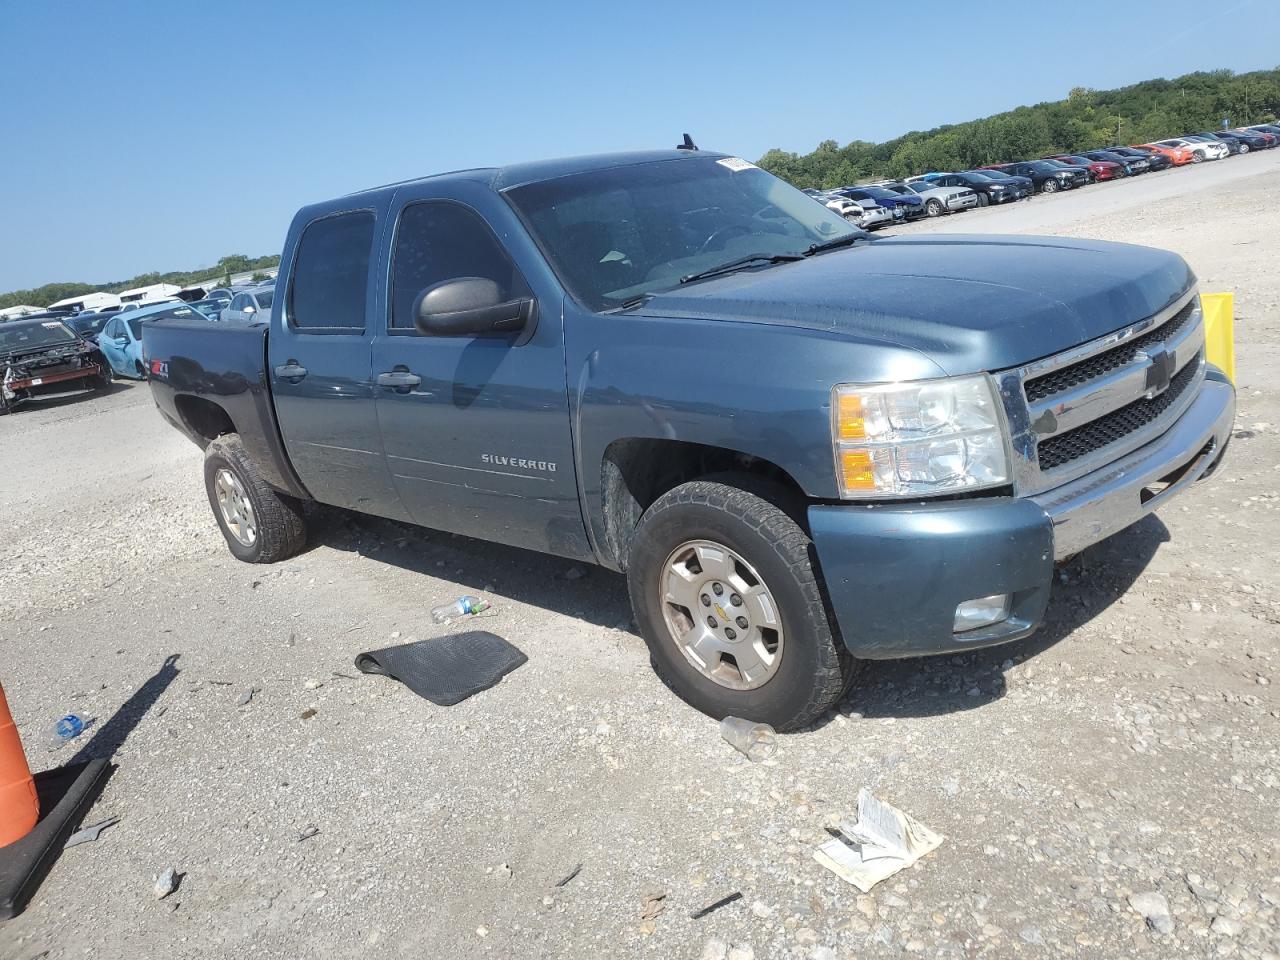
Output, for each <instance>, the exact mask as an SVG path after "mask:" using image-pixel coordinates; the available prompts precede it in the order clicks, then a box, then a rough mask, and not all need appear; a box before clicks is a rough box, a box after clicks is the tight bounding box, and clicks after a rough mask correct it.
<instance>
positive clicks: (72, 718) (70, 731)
mask: <svg viewBox="0 0 1280 960" xmlns="http://www.w3.org/2000/svg"><path fill="white" fill-rule="evenodd" d="M83 731H84V720H83V719H82V718H80V717H77V716H76V715H75V714H74V713H68V714H67V715H66V716H65V717H63V718H62V719H61V720H59V721H58V722H57V723H55V724H54V725H53V729H52V730H50V731H49V742H50V744H51V745H52V746H55V747H60V746H62V745H63V744H64V743H66V742H67V741H68V740H74V739H75V738H76V737H78V736H80V734H81V733H82V732H83Z"/></svg>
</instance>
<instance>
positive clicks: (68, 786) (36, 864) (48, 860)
mask: <svg viewBox="0 0 1280 960" xmlns="http://www.w3.org/2000/svg"><path fill="white" fill-rule="evenodd" d="M110 773H111V766H110V764H108V763H107V761H106V760H102V759H98V760H90V761H89V762H88V763H77V764H71V765H69V766H65V767H57V768H55V769H53V770H46V771H44V772H43V773H37V774H36V775H35V780H36V794H37V795H38V796H39V798H40V820H39V821H38V822H37V823H36V825H35V829H33V830H32V831H31V832H30V833H28V834H27V835H26V836H25V837H23V838H22V839H21V840H15V841H14V842H13V843H11V844H9V845H8V846H7V847H4V848H2V849H0V920H8V919H9V918H10V917H16V916H17V915H18V914H20V913H21V912H22V910H23V908H24V907H26V905H27V901H28V900H30V899H31V896H32V894H34V893H35V892H36V889H37V888H38V887H39V886H40V882H41V881H42V880H44V878H45V874H47V873H48V872H49V870H50V869H51V868H52V867H53V864H54V861H55V860H57V859H58V856H59V855H60V854H61V853H62V845H63V844H64V843H66V842H67V837H68V836H69V835H70V834H71V831H72V830H74V829H75V828H76V825H77V824H79V823H80V820H81V818H82V817H83V816H84V815H85V812H86V811H87V810H88V809H89V808H90V807H91V806H93V802H94V801H95V800H96V799H98V794H99V793H100V792H101V791H102V785H103V784H104V783H105V782H106V779H107V777H108V776H109V775H110Z"/></svg>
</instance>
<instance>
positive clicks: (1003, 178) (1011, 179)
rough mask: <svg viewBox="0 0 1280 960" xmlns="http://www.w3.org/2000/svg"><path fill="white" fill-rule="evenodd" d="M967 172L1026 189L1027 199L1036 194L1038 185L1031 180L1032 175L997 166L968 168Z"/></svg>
mask: <svg viewBox="0 0 1280 960" xmlns="http://www.w3.org/2000/svg"><path fill="white" fill-rule="evenodd" d="M965 172H966V173H977V174H980V175H981V176H984V177H988V178H989V179H991V180H994V181H996V183H1004V184H1012V185H1013V186H1014V187H1015V188H1016V189H1019V190H1022V191H1024V193H1025V196H1026V197H1027V199H1030V198H1031V197H1034V196H1035V195H1036V185H1035V184H1034V183H1032V182H1031V178H1030V177H1019V176H1016V175H1015V174H1012V173H1006V172H1005V171H1003V170H997V169H996V168H995V167H984V168H983V169H981V170H967V171H965Z"/></svg>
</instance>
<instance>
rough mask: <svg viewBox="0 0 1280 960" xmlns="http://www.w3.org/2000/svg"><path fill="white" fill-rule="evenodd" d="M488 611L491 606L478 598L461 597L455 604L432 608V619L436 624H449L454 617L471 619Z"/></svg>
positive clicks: (443, 604) (444, 604)
mask: <svg viewBox="0 0 1280 960" xmlns="http://www.w3.org/2000/svg"><path fill="white" fill-rule="evenodd" d="M488 609H489V604H488V603H486V602H485V601H484V600H480V599H478V598H477V597H459V598H458V599H457V600H455V601H453V603H442V604H440V606H438V607H432V608H431V619H432V620H434V621H435V622H436V623H448V622H449V621H450V620H452V619H453V618H454V617H469V616H472V615H474V614H477V613H480V612H481V611H484V610H488Z"/></svg>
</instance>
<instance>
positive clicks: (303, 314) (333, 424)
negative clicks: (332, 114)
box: [233, 207, 406, 519]
mask: <svg viewBox="0 0 1280 960" xmlns="http://www.w3.org/2000/svg"><path fill="white" fill-rule="evenodd" d="M380 213H381V211H380V210H378V209H374V208H369V207H361V208H357V209H343V208H341V207H339V208H338V209H333V210H321V211H320V212H317V213H316V215H315V216H314V218H313V219H311V220H310V221H309V222H304V223H302V224H298V223H295V225H294V228H293V229H292V230H291V231H290V237H289V244H288V245H287V246H286V248H285V257H286V260H287V262H289V263H290V270H289V276H288V286H287V287H286V288H283V289H280V288H278V294H279V295H277V296H276V297H275V300H274V304H273V307H272V310H271V316H272V323H271V333H270V335H269V336H268V338H267V354H268V364H267V366H268V376H269V377H270V379H271V392H272V396H273V399H274V402H275V408H276V417H277V419H278V420H279V423H280V433H281V436H282V439H283V441H284V447H285V451H286V452H287V453H288V454H289V460H290V461H291V462H292V463H293V467H294V469H295V470H296V471H297V474H298V477H299V478H300V479H301V480H302V483H303V486H305V487H306V488H307V490H308V491H309V492H310V493H311V495H312V496H313V497H315V498H316V499H317V500H319V501H320V502H321V503H328V504H332V505H333V506H338V507H346V508H347V509H350V510H359V511H361V512H362V513H373V514H378V515H380V516H385V517H392V518H395V519H406V517H405V513H404V510H403V508H402V507H401V505H400V500H399V498H398V497H397V496H396V492H395V488H394V486H393V485H392V483H391V476H390V474H389V472H388V471H387V466H386V461H385V459H384V458H383V456H382V445H381V441H380V440H379V437H378V422H377V413H376V411H375V410H374V405H373V381H372V378H371V377H370V368H369V316H370V315H371V313H372V310H373V303H374V295H373V293H372V287H371V283H370V277H371V271H372V270H373V265H374V263H375V262H376V259H377V258H376V257H375V256H374V243H375V240H376V237H377V234H378V230H379V229H380V226H381V224H380V222H379V218H380ZM238 296H240V295H238ZM233 303H234V301H233Z"/></svg>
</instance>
